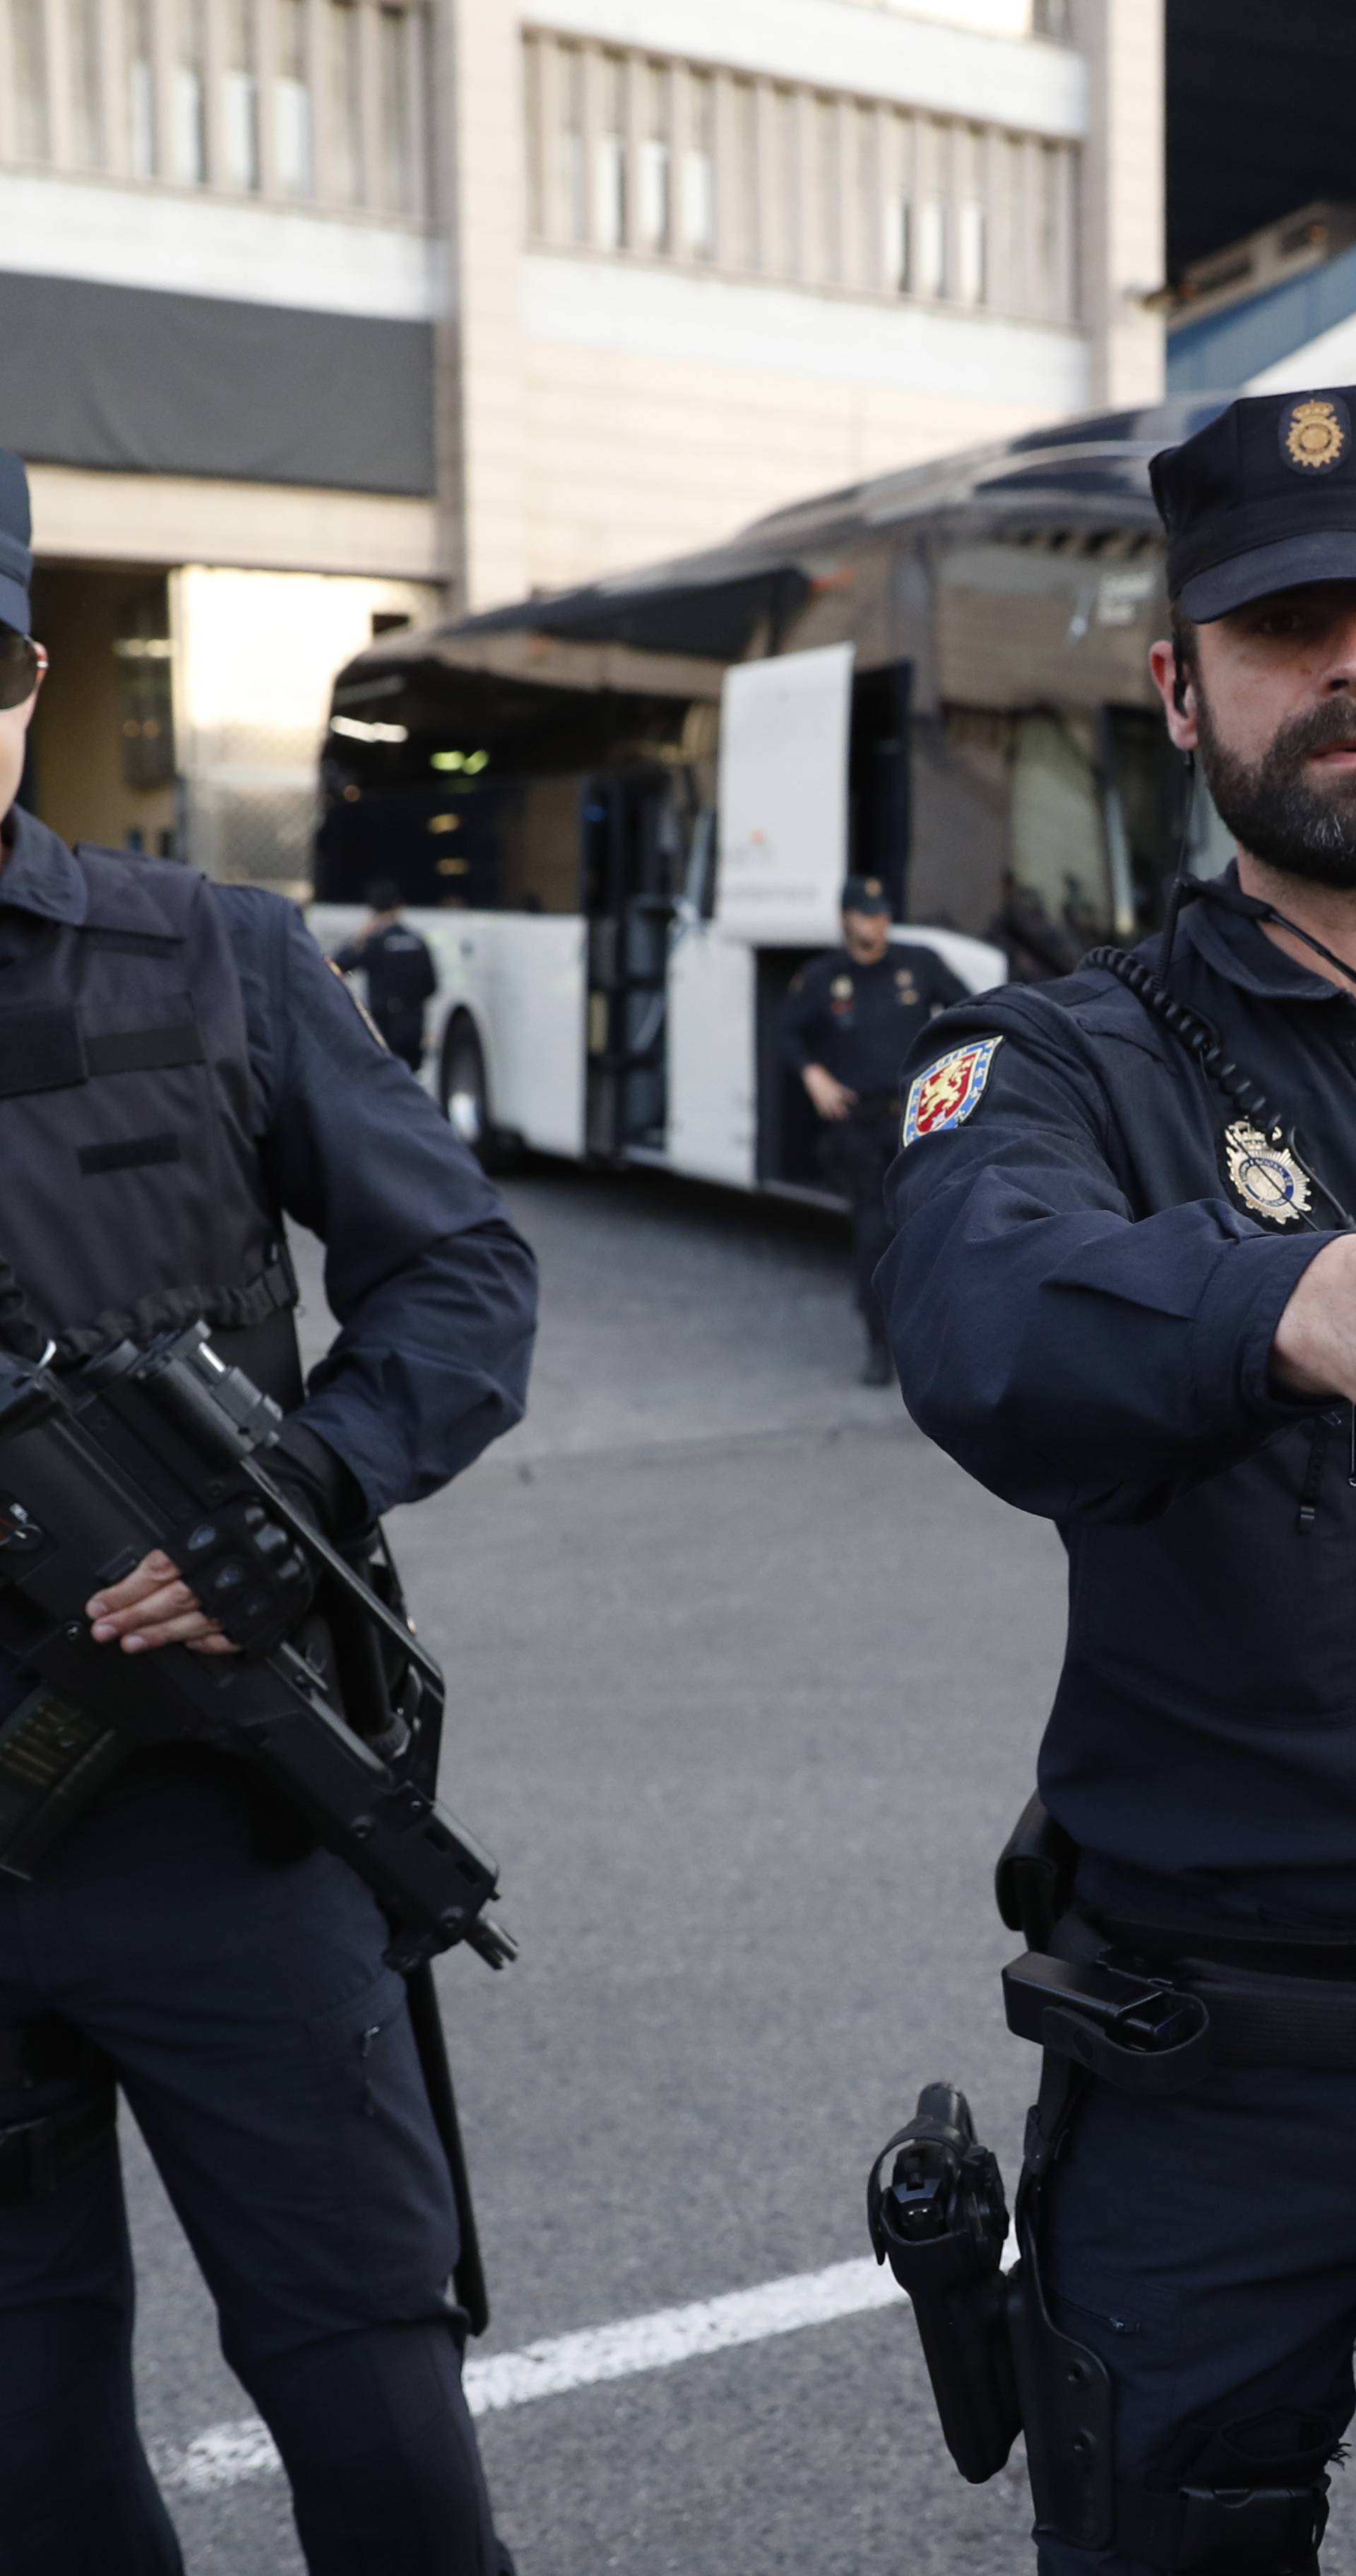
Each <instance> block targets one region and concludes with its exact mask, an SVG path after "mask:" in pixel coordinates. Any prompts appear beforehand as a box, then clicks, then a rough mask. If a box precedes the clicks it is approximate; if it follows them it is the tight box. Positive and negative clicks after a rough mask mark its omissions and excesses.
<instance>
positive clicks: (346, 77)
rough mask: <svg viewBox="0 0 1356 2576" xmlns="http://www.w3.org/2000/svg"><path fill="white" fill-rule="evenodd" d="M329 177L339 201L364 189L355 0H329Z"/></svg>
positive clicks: (353, 200) (354, 200)
mask: <svg viewBox="0 0 1356 2576" xmlns="http://www.w3.org/2000/svg"><path fill="white" fill-rule="evenodd" d="M326 18H327V20H328V24H327V27H326V35H327V38H328V53H329V75H330V178H331V183H332V186H333V190H334V194H335V196H336V197H337V198H338V200H339V202H340V204H341V205H344V206H356V205H357V204H358V203H359V201H360V200H361V197H362V193H363V129H362V77H363V75H362V22H361V20H360V18H359V16H358V0H328V6H327V9H326Z"/></svg>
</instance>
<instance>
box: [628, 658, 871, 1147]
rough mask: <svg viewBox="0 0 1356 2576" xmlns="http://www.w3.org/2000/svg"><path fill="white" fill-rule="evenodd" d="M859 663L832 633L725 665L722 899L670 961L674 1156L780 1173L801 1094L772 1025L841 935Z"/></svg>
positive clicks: (718, 878) (671, 1135) (719, 870)
mask: <svg viewBox="0 0 1356 2576" xmlns="http://www.w3.org/2000/svg"><path fill="white" fill-rule="evenodd" d="M853 667H854V648H853V646H852V645H851V644H830V645H824V646H821V647H818V648H817V649H816V650H814V651H812V652H807V653H782V654H777V655H775V656H774V657H772V658H771V659H770V660H767V661H763V662H741V663H739V664H737V665H736V666H735V668H734V669H733V670H730V671H727V673H726V675H725V682H724V687H723V690H722V694H721V728H720V781H719V853H718V862H717V870H716V889H715V900H714V905H713V907H712V915H711V918H710V920H709V921H708V922H705V923H703V924H701V925H700V926H699V928H698V929H697V930H696V931H695V932H694V933H693V934H692V935H691V936H690V937H688V938H687V939H685V940H684V941H682V942H681V943H680V944H679V946H678V947H677V949H676V951H675V954H674V960H673V971H672V977H671V995H670V1006H669V1090H670V1098H669V1154H670V1160H671V1162H672V1163H673V1165H674V1167H675V1169H677V1170H679V1171H689V1172H696V1173H701V1174H703V1175H704V1176H706V1177H708V1178H710V1179H712V1180H722V1181H733V1182H738V1183H741V1184H742V1185H743V1186H745V1187H746V1188H747V1187H751V1186H752V1185H753V1184H754V1183H755V1182H756V1181H757V1180H759V1179H768V1178H781V1177H782V1172H781V1163H782V1160H783V1153H782V1145H781V1141H780V1140H781V1137H782V1131H783V1128H784V1127H785V1126H786V1125H787V1124H788V1122H789V1121H790V1120H791V1119H793V1118H794V1116H795V1114H796V1108H797V1102H796V1098H795V1095H794V1090H788V1088H787V1086H786V1085H784V1084H783V1081H782V1067H781V1061H780V1056H779V1054H778V1052H777V1047H776V1032H777V1025H778V1022H779V1019H780V1013H781V1005H782V1002H783V1000H784V998H785V995H786V990H787V987H788V985H789V984H790V981H791V978H792V976H793V974H794V973H795V972H796V969H797V967H798V966H799V965H800V964H802V963H803V961H804V959H805V958H806V957H807V956H810V955H813V954H814V952H815V951H816V950H818V949H821V948H826V947H828V946H830V945H831V944H832V942H833V941H834V940H835V939H837V937H838V935H839V932H838V906H839V897H840V894H841V891H842V884H843V878H844V876H845V875H846V873H847V863H848V849H849V801H848V785H849V779H848V770H849V762H848V753H849V743H850V738H851V731H852V696H853ZM805 1106H806V1108H807V1114H808V1104H805Z"/></svg>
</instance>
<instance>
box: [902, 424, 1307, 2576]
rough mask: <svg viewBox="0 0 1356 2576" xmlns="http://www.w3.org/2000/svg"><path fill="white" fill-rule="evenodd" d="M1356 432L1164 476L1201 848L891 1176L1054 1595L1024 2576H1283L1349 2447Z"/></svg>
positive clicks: (970, 1060) (958, 1393) (1212, 457)
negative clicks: (1133, 2006) (1208, 813)
mask: <svg viewBox="0 0 1356 2576" xmlns="http://www.w3.org/2000/svg"><path fill="white" fill-rule="evenodd" d="M1354 413H1356V389H1353V388H1351V387H1335V388H1328V389H1324V390H1319V391H1316V392H1312V393H1304V394H1290V395H1282V396H1278V395H1271V394H1268V395H1264V396H1259V397H1257V398H1255V399H1249V400H1244V401H1239V402H1234V403H1231V404H1230V405H1229V407H1228V408H1227V409H1226V410H1224V411H1223V412H1222V413H1220V414H1219V415H1218V416H1217V417H1216V418H1215V419H1213V420H1212V421H1211V422H1210V423H1209V425H1208V426H1207V427H1205V428H1203V429H1201V430H1200V431H1198V432H1197V433H1196V434H1195V435H1194V436H1193V437H1191V438H1189V439H1188V440H1187V441H1186V443H1185V444H1184V445H1182V446H1179V447H1177V448H1175V449H1172V450H1169V451H1167V452H1166V453H1164V454H1162V455H1160V456H1158V457H1157V458H1156V459H1155V460H1154V465H1153V469H1152V481H1153V489H1154V494H1155V497H1156V499H1157V502H1158V506H1159V509H1160V511H1161V514H1162V517H1163V520H1164V523H1165V526H1166V531H1167V578H1168V590H1169V596H1170V600H1171V604H1172V614H1171V633H1170V634H1169V635H1167V636H1165V637H1164V638H1163V640H1162V641H1161V642H1159V643H1157V644H1155V645H1154V647H1153V651H1152V657H1151V659H1152V669H1153V676H1154V679H1155V681H1156V683H1157V686H1158V690H1159V693H1160V695H1161V698H1162V702H1163V709H1164V715H1165V721H1166V724H1167V728H1168V731H1169V734H1170V736H1171V739H1172V741H1173V743H1174V744H1175V745H1176V746H1177V748H1178V750H1179V751H1181V752H1182V753H1184V754H1185V755H1186V756H1187V757H1188V759H1191V760H1198V761H1199V762H1200V764H1201V766H1202V768H1203V770H1204V773H1205V776H1206V779H1207V781H1208V783H1209V787H1210V791H1211V793H1212V795H1213V797H1214V800H1215V804H1216V806H1217V807H1218V810H1219V812H1220V814H1221V816H1222V817H1223V819H1224V821H1225V823H1226V825H1227V826H1228V827H1229V829H1230V831H1231V832H1232V834H1233V836H1234V838H1235V840H1236V843H1237V856H1236V859H1235V861H1234V863H1233V865H1232V866H1231V867H1230V868H1229V870H1228V871H1227V873H1226V874H1225V875H1224V876H1223V877H1222V878H1219V879H1216V880H1212V881H1211V882H1209V883H1202V884H1197V883H1194V882H1192V881H1191V880H1190V879H1187V880H1185V881H1182V880H1179V881H1178V882H1177V883H1176V884H1175V886H1174V887H1173V889H1172V894H1171V900H1170V904H1169V918H1168V920H1167V921H1166V922H1165V925H1164V929H1163V932H1162V934H1161V935H1160V936H1157V937H1154V938H1151V939H1148V940H1146V941H1145V942H1144V943H1143V945H1142V946H1141V947H1140V948H1139V949H1137V950H1136V951H1135V952H1134V954H1133V956H1130V957H1127V956H1126V955H1125V954H1124V953H1123V952H1121V951H1117V950H1101V951H1095V952H1094V954H1093V956H1092V957H1091V958H1089V959H1087V960H1086V961H1085V962H1084V964H1083V965H1082V967H1080V969H1079V970H1078V971H1077V972H1075V973H1074V974H1072V975H1070V976H1068V977H1067V978H1066V979H1065V980H1063V981H1062V982H1059V983H1055V984H1047V985H1045V986H1044V987H1041V988H1036V989H1028V990H1015V989H1009V990H1006V991H1004V992H1002V993H1000V994H996V995H989V996H987V997H986V998H985V999H984V1000H983V1001H981V1002H978V1003H968V1004H966V1005H965V1006H963V1007H962V1008H961V1009H960V1010H957V1011H953V1012H951V1013H950V1014H949V1015H948V1017H947V1019H946V1020H945V1021H944V1022H943V1023H942V1024H941V1025H939V1026H938V1027H937V1028H936V1029H934V1030H931V1031H930V1032H929V1033H928V1036H927V1039H926V1042H925V1044H924V1045H923V1046H921V1047H920V1048H919V1050H918V1051H917V1052H916V1054H915V1057H914V1059H913V1062H912V1065H911V1067H910V1069H909V1074H908V1085H907V1093H906V1100H905V1111H904V1122H903V1140H904V1141H903V1150H902V1153H901V1155H900V1158H899V1161H898V1163H897V1165H896V1166H895V1169H894V1171H893V1173H892V1175H891V1180H890V1184H889V1189H888V1200H889V1205H890V1210H891V1215H892V1220H893V1224H894V1227H895V1229H896V1240H895V1242H894V1244H893V1246H892V1249H891V1251H890V1253H889V1254H888V1256H887V1259H886V1262H885V1265H884V1268H883V1271H882V1273H881V1278H880V1284H881V1292H882V1296H883V1298H884V1301H885V1305H886V1308H887V1312H888V1315H889V1320H890V1329H891V1336H892V1340H893V1344H894V1349H895V1353H896V1356H897V1359H898V1363H899V1369H900V1374H901V1379H902V1383H903V1389H904V1395H905V1399H906V1401H907V1403H908V1405H909V1407H910V1409H911V1410H912V1412H913V1413H914V1415H915V1417H916V1418H917V1420H918V1421H919V1422H920V1423H921V1424H922V1426H923V1427H924V1429H925V1430H927V1431H928V1432H930V1433H931V1434H932V1436H933V1437H934V1438H935V1439H936V1440H938V1441H939V1442H940V1443H941V1444H942V1446H943V1447H944V1448H946V1449H948V1450H950V1452H951V1453H952V1455H953V1456H954V1457H955V1458H957V1459H958V1460H960V1462H961V1463H962V1464H963V1465H964V1466H965V1467H967V1468H968V1469H969V1470H970V1472H971V1473H972V1474H973V1475H975V1476H976V1477H978V1478H979V1480H980V1481H981V1482H982V1483H983V1484H984V1485H986V1486H987V1487H988V1488H989V1489H990V1490H991V1491H992V1492H994V1493H997V1494H1001V1495H1003V1496H1005V1497H1006V1498H1007V1499H1008V1500H1009V1501H1011V1502H1013V1503H1015V1504H1017V1505H1019V1506H1020V1507H1021V1508H1022V1509H1023V1510H1026V1511H1031V1512H1038V1513H1042V1514H1045V1515H1047V1516H1048V1517H1049V1518H1051V1519H1052V1520H1053V1521H1054V1522H1055V1523H1056V1524H1057V1526H1058V1528H1059V1531H1060V1534H1061V1537H1062V1539H1063V1541H1064V1544H1065V1547H1066V1549H1067V1551H1068V1555H1069V1562H1070V1586H1069V1601H1070V1610H1069V1633H1068V1643H1067V1649H1066V1654H1065V1660H1064V1668H1063V1672H1062V1675H1061V1678H1060V1682H1059V1686H1058V1689H1057V1692H1056V1695H1055V1702H1054V1709H1053V1714H1052V1716H1051V1718H1050V1722H1049V1726H1048V1729H1047V1732H1046V1735H1045V1739H1044V1743H1043V1745H1042V1748H1041V1754H1040V1764H1039V1800H1040V1806H1039V1807H1035V1808H1033V1809H1032V1810H1029V1811H1028V1814H1027V1816H1026V1817H1025V1818H1024V1819H1023V1823H1022V1827H1021V1829H1020V1830H1019V1834H1018V1836H1017V1837H1016V1839H1015V1843H1014V1847H1013V1851H1012V1853H1011V1854H1010V1855H1009V1859H1010V1861H1012V1862H1013V1864H1014V1866H1015V1865H1017V1864H1020V1868H1021V1870H1022V1871H1026V1872H1027V1876H1026V1877H1025V1878H1024V1879H1022V1880H1021V1881H1020V1883H1021V1884H1024V1885H1025V1886H1026V1887H1027V1888H1028V1890H1030V1889H1031V1888H1032V1887H1034V1886H1035V1885H1036V1884H1037V1877H1033V1876H1032V1875H1031V1874H1030V1873H1031V1872H1032V1871H1033V1870H1034V1871H1035V1872H1036V1873H1039V1872H1040V1871H1044V1872H1045V1874H1046V1875H1045V1881H1044V1883H1045V1886H1046V1888H1047V1890H1049V1889H1052V1888H1053V1889H1056V1890H1057V1901H1056V1902H1055V1903H1054V1905H1053V1908H1052V1910H1053V1912H1054V1913H1055V1914H1056V1915H1057V1916H1058V1918H1059V1919H1058V1921H1057V1922H1056V1923H1055V1925H1054V1928H1053V1929H1051V1927H1050V1925H1049V1923H1048V1922H1047V1923H1045V1924H1044V1925H1041V1924H1040V1923H1038V1922H1036V1921H1034V1920H1033V1916H1034V1915H1036V1914H1039V1913H1040V1911H1041V1908H1040V1907H1034V1906H1032V1905H1030V1904H1028V1903H1027V1902H1026V1900H1023V1901H1022V1903H1021V1904H1020V1905H1019V1906H1018V1907H1017V1908H1016V1909H1015V1910H1016V1911H1020V1912H1022V1913H1023V1918H1024V1928H1025V1929H1026V1930H1027V1937H1028V1943H1029V1946H1030V1948H1031V1949H1032V1951H1033V1952H1034V1953H1036V1954H1038V1955H1037V1969H1036V1975H1037V1977H1038V1978H1041V1977H1044V1976H1045V1974H1046V1968H1045V1967H1044V1966H1042V1965H1041V1964H1040V1955H1039V1954H1042V1953H1045V1952H1046V1951H1050V1952H1052V1953H1053V1954H1054V1955H1055V1957H1056V1959H1057V1961H1058V1962H1059V1963H1060V1964H1059V1968H1058V1973H1059V1976H1060V1977H1062V1978H1063V1979H1065V1980H1066V1981H1068V1982H1069V1985H1070V1993H1069V1996H1068V1999H1067V2000H1066V2002H1065V2003H1064V2004H1062V2005H1060V2006H1059V2008H1058V2009H1056V2008H1055V2007H1054V2003H1053V2000H1052V2007H1051V2009H1050V2010H1049V2011H1048V2012H1046V2013H1044V2015H1043V2016H1042V2017H1041V2021H1040V2029H1039V2032H1037V2033H1035V2034H1033V2035H1037V2036H1043V2038H1044V2044H1045V2048H1046V2055H1045V2058H1044V2061H1043V2063H1044V2073H1043V2076H1042V2084H1041V2095H1040V2101H1039V2103H1038V2105H1037V2110H1036V2113H1035V2115H1034V2118H1033V2121H1032V2124H1031V2126H1030V2128H1029V2131H1028V2163H1027V2170H1026V2182H1025V2193H1024V2206H1025V2209H1026V2212H1027V2219H1028V2234H1027V2237H1026V2238H1024V2251H1025V2249H1026V2247H1027V2246H1028V2245H1029V2247H1030V2250H1031V2255H1032V2263H1033V2264H1034V2266H1035V2270H1036V2271H1037V2272H1038V2273H1039V2275H1040V2295H1039V2297H1038V2296H1037V2294H1036V2290H1035V2288H1034V2286H1033V2280H1032V2277H1031V2275H1032V2265H1031V2264H1028V2263H1026V2262H1025V2261H1024V2266H1023V2269H1024V2273H1026V2275H1027V2278H1026V2281H1025V2284H1024V2286H1023V2288H1022V2290H1021V2294H1020V2297H1017V2296H1016V2294H1014V2299H1015V2304H1014V2305H1013V2307H1012V2308H1010V2311H1009V2321H1010V2324H1011V2326H1012V2332H1013V2334H1014V2336H1015V2337H1016V2336H1018V2335H1019V2334H1020V2335H1024V2336H1025V2338H1026V2340H1025V2343H1024V2344H1023V2345H1022V2350H1023V2352H1024V2355H1025V2362H1024V2371H1025V2376H1024V2380H1023V2387H1022V2402H1023V2408H1024V2411H1025V2414H1026V2421H1027V2452H1028V2460H1029V2462H1030V2465H1031V2469H1032V2479H1033V2490H1034V2495H1035V2503H1036V2515H1037V2524H1036V2532H1037V2543H1038V2550H1039V2564H1040V2567H1041V2569H1042V2571H1044V2576H1082V2571H1083V2570H1085V2569H1086V2570H1089V2571H1090V2570H1091V2569H1093V2568H1094V2567H1095V2568H1096V2569H1097V2570H1098V2571H1099V2576H1102V2571H1105V2576H1144V2571H1147V2570H1155V2571H1163V2576H1167V2572H1168V2571H1173V2570H1181V2571H1184V2576H1185V2571H1189V2570H1197V2569H1207V2568H1209V2569H1216V2568H1218V2569H1227V2570H1228V2572H1229V2576H1281V2571H1286V2570H1289V2571H1296V2576H1304V2571H1310V2570H1313V2569H1315V2568H1317V2566H1318V2564H1319V2558H1318V2548H1319V2542H1320V2539H1321V2536H1322V2531H1323V2525H1324V2519H1325V2511H1326V2505H1325V2491H1326V2485H1327V2471H1328V2467H1329V2465H1330V2464H1331V2463H1332V2461H1333V2460H1334V2458H1335V2457H1336V2455H1337V2452H1338V2447H1339V2445H1340V2443H1341V2442H1342V2439H1343V2435H1344V2433H1345V2431H1346V2428H1347V2425H1348V2422H1349V2420H1350V2418H1351V2415H1352V2411H1353V2397H1352V2347H1353V2337H1354V2336H1356V2192H1353V2189H1352V2170H1353V2157H1354V2156H1356V1589H1354V1588H1353V1584H1352V1566H1353V1562H1356V1413H1354V1412H1353V1405H1354V1404H1356V1230H1353V1229H1354V1227H1356V1215H1354V1214H1353V1212H1356V441H1354V439H1353V414H1354ZM1042 1810H1043V1812H1042ZM1018 1884H1019V1879H1018V1878H1017V1877H1013V1878H1010V1880H1009V1885H1010V1886H1011V1887H1013V1888H1015V1887H1017V1886H1018ZM1013 1911H1014V1909H1012V1908H1011V1907H1010V1910H1009V1916H1008V1919H1009V1920H1012V1919H1013ZM1113 1972H1114V1973H1119V1974H1120V1975H1122V1976H1123V1977H1125V1978H1127V1979H1128V1981H1129V1983H1130V1985H1131V1987H1133V1988H1134V1989H1135V1991H1136V1992H1137V1993H1138V1995H1139V1998H1140V2004H1139V2007H1138V2008H1137V2009H1138V2010H1139V2018H1138V2020H1136V2021H1134V2024H1133V2027H1132V2028H1128V2027H1123V2026H1121V2025H1119V2024H1118V2023H1117V2022H1116V2019H1115V2014H1116V2013H1117V2012H1119V2010H1120V2008H1121V2002H1122V2001H1123V2000H1124V1997H1125V1994H1126V1987H1125V1986H1124V1985H1121V1986H1116V1985H1115V1984H1114V1982H1112V1983H1110V1984H1107V1983H1106V1982H1105V1981H1104V1982H1103V1985H1102V1986H1101V1988H1100V1989H1099V1987H1098V1979H1099V1977H1104V1978H1105V1977H1111V1976H1112V1975H1113ZM1099 1991H1100V1993H1101V2003H1100V2004H1098V2002H1097V2000H1096V1996H1097V1993H1098V1992H1099ZM1146 1996H1147V1997H1149V1998H1150V2000H1149V2001H1148V2002H1147V2003H1146V2002H1145V2000H1144V1999H1145V1997H1146ZM1108 1997H1110V1998H1111V2000H1110V2001H1109V2000H1108ZM1155 1997H1156V1998H1157V2000H1156V2001H1155V2000H1153V1998H1155ZM1117 1998H1119V1999H1120V2001H1117V2000H1116V1999H1117ZM1010 2009H1011V2007H1010ZM1099 2014H1100V2018H1099ZM1018 2026H1020V2024H1019V2025H1018ZM1014 2319H1015V2320H1017V2322H1015V2323H1014V2322H1012V2321H1013V2320H1014Z"/></svg>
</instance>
